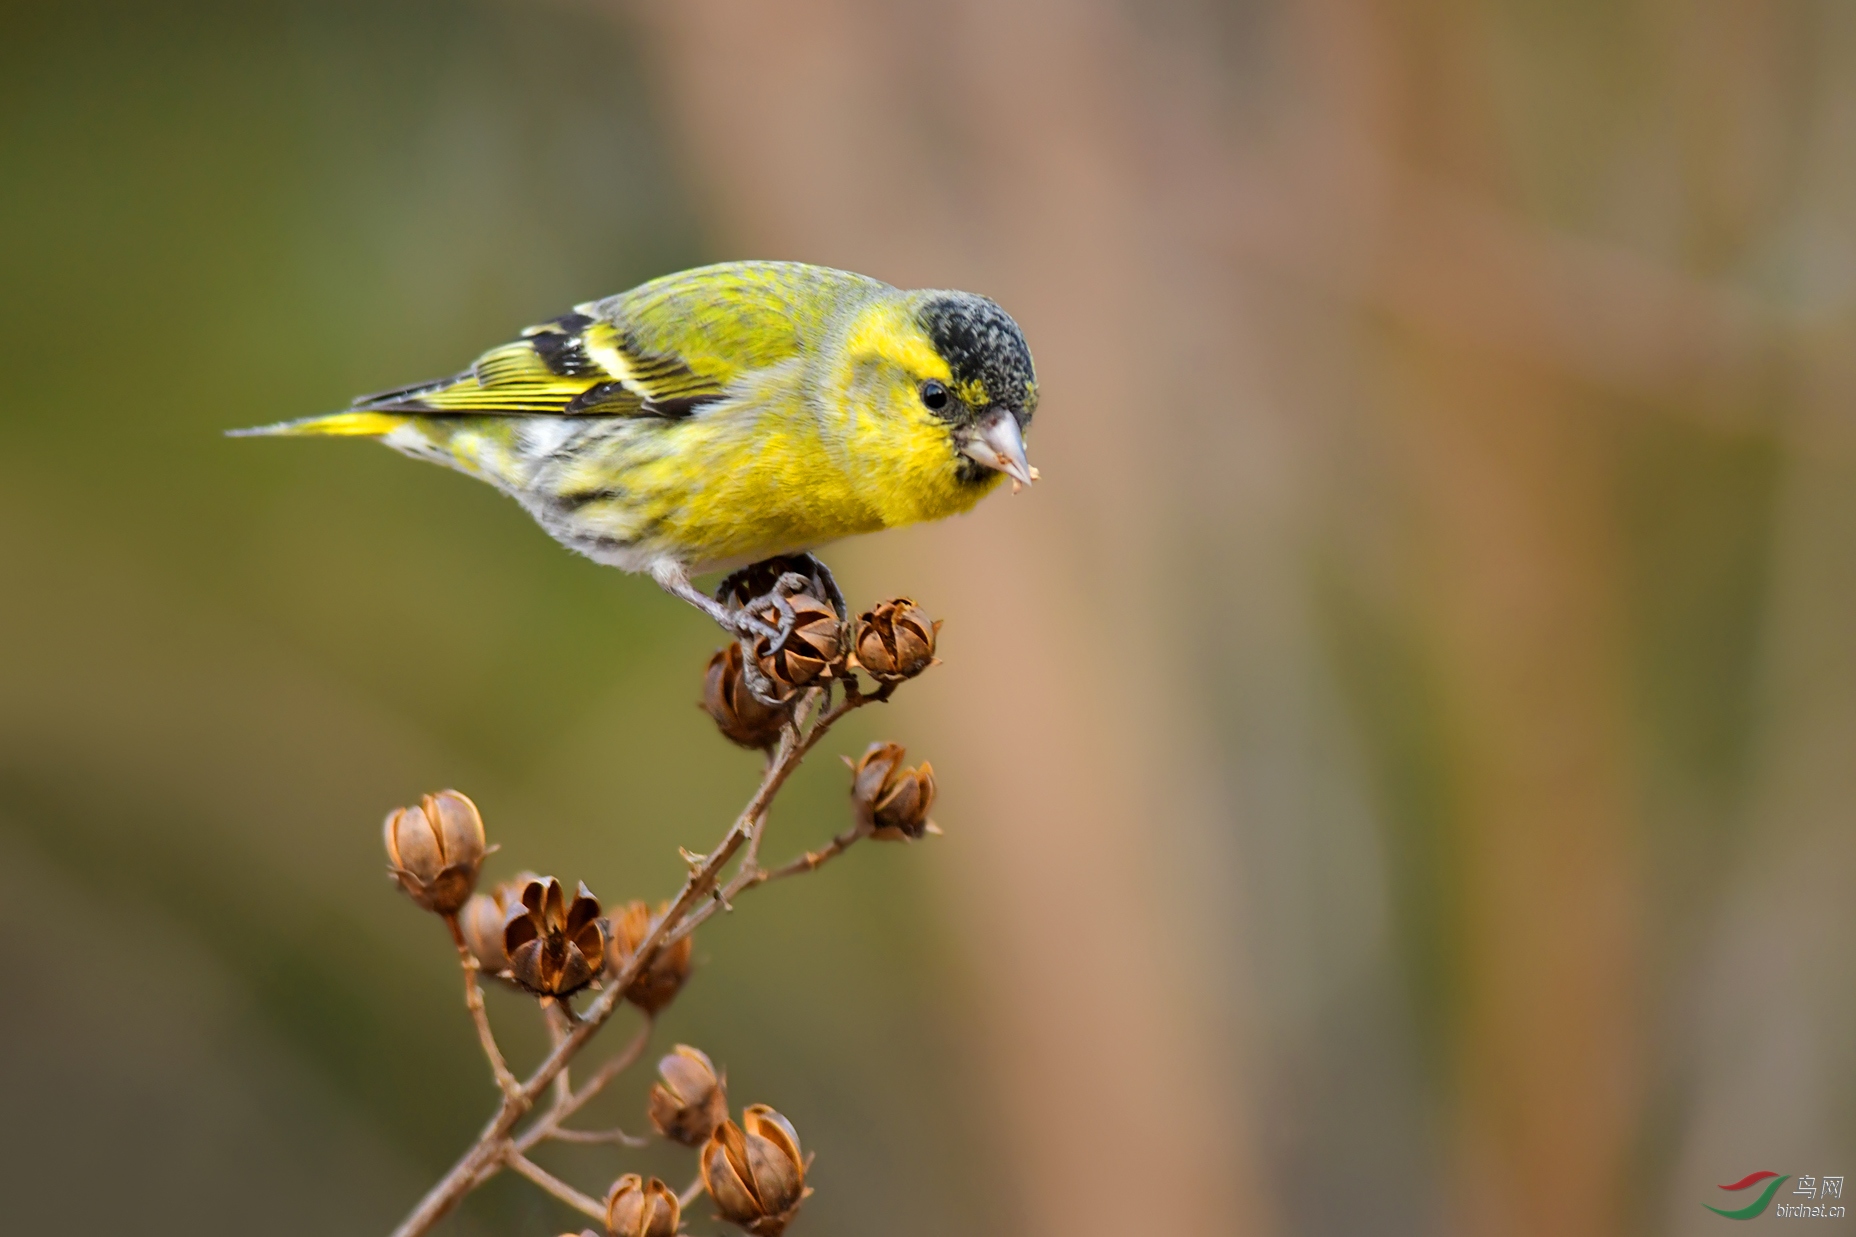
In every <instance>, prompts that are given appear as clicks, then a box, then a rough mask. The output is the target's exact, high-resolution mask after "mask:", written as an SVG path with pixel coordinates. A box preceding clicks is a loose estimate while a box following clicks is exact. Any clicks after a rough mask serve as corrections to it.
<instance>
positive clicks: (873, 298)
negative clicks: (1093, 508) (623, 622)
mask: <svg viewBox="0 0 1856 1237" xmlns="http://www.w3.org/2000/svg"><path fill="white" fill-rule="evenodd" d="M1037 402H1038V386H1037V375H1036V371H1035V370H1034V369H1033V367H1032V363H1031V350H1030V348H1029V347H1028V346H1027V345H1026V343H1025V337H1024V333H1023V332H1022V331H1020V330H1019V328H1018V324H1017V323H1016V322H1014V321H1013V320H1012V318H1011V317H1010V315H1008V314H1007V313H1006V312H1005V311H1004V310H1003V309H1001V308H999V306H998V305H997V304H995V303H994V302H992V301H990V300H988V299H987V298H985V297H983V296H975V295H973V294H972V293H969V292H950V291H933V290H931V291H913V292H911V291H903V290H900V289H897V288H893V287H891V286H889V285H888V284H885V283H882V282H880V281H878V280H875V279H869V278H866V277H865V276H862V275H855V274H852V273H850V272H848V271H838V270H831V269H829V268H827V267H820V266H808V265H805V264H802V263H797V262H728V263H723V264H721V265H718V266H706V267H702V268H699V269H697V270H691V271H684V272H681V273H680V274H675V275H666V276H664V277H663V278H661V279H654V280H652V281H651V282H649V283H646V284H642V285H640V286H639V287H636V288H634V289H632V290H631V291H629V292H621V293H619V294H618V295H617V296H612V297H608V298H606V299H605V300H600V301H591V302H588V303H587V304H584V305H580V306H577V307H576V308H575V309H574V311H573V312H572V313H570V314H565V315H563V316H561V317H559V318H556V319H554V320H553V321H551V322H545V323H543V324H541V325H540V326H533V327H530V328H529V329H527V330H526V331H523V332H522V337H521V338H520V339H518V340H517V341H516V342H514V343H510V344H505V345H503V346H502V347H500V348H493V349H491V350H490V351H489V352H486V353H484V354H483V355H482V356H481V357H479V358H477V361H476V363H475V364H473V365H472V366H471V367H470V368H469V369H467V370H465V371H464V372H463V373H461V374H458V375H456V376H455V377H451V378H444V379H440V380H437V381H434V382H425V383H419V384H416V385H413V386H407V387H400V388H398V389H395V390H392V391H384V392H382V393H380V394H378V395H369V396H364V397H362V398H361V399H358V400H356V401H355V402H354V404H353V406H352V407H351V408H350V409H349V410H348V411H346V412H338V413H331V414H328V415H325V416H315V417H307V418H304V419H302V420H298V421H286V422H283V423H281V424H278V425H268V426H262V427H259V428H257V429H250V430H237V431H234V433H235V434H237V435H264V434H284V435H311V434H314V435H342V436H352V437H363V438H374V439H378V440H379V441H381V442H383V443H385V444H386V445H387V446H389V447H392V448H394V449H395V450H397V451H401V452H403V453H405V454H407V455H411V456H414V457H417V458H419V459H424V460H431V461H433V462H435V463H439V464H444V465H446V466H448V467H451V468H455V469H457V470H458V471H460V472H463V473H467V474H469V475H470V476H473V477H476V478H478V479H480V480H483V481H487V482H489V483H490V484H491V485H494V486H496V487H497V488H498V489H500V490H502V491H503V492H504V493H505V494H508V495H509V496H510V497H512V498H514V499H515V500H516V501H517V502H519V503H521V504H522V505H523V507H525V508H527V510H528V512H529V514H530V515H532V516H534V517H535V519H536V520H537V521H538V522H539V523H540V524H541V526H542V527H543V528H545V529H546V530H547V531H548V532H549V534H550V535H552V536H553V537H554V538H555V539H556V540H557V541H559V542H560V543H561V544H562V545H565V546H567V547H568V548H569V549H573V550H577V551H579V552H580V553H582V554H584V555H586V556H587V557H588V558H591V559H593V560H595V561H597V562H601V563H606V564H609V565H611V566H614V567H618V568H621V569H622V570H625V571H641V572H645V573H647V574H649V575H650V576H651V578H652V579H653V580H655V581H656V582H657V583H658V584H659V585H660V586H661V587H663V588H664V589H665V590H666V591H668V592H670V593H672V594H674V595H676V596H678V597H681V598H683V599H684V600H685V601H688V602H690V603H691V604H692V605H695V606H697V607H698V608H700V609H702V610H703V611H704V612H705V613H707V614H708V615H710V617H712V618H714V619H715V621H716V622H718V623H720V624H722V625H723V626H724V627H726V628H728V629H730V630H731V631H735V632H737V633H740V634H742V635H766V636H772V637H773V638H775V639H776V640H779V641H783V640H784V637H785V632H786V630H787V629H788V628H789V627H790V617H791V611H790V609H788V607H786V606H785V605H784V604H778V603H777V602H776V603H775V608H777V609H778V610H779V611H780V612H781V614H782V615H784V616H785V620H786V621H783V622H782V623H781V625H780V628H779V629H777V630H776V629H774V628H772V627H771V626H770V625H768V624H767V623H765V622H763V621H762V620H760V619H758V618H755V617H753V614H752V613H750V611H754V610H757V609H759V607H758V606H754V605H750V606H746V607H743V608H742V609H734V608H731V607H729V606H726V605H724V604H723V602H722V601H721V600H720V599H719V598H711V597H709V596H707V595H705V594H704V593H702V592H700V591H699V590H697V589H696V588H695V587H694V586H693V585H692V584H691V583H690V577H691V576H693V575H699V574H701V573H703V572H706V571H715V570H728V569H730V568H734V567H740V566H743V565H748V564H753V563H757V562H761V561H764V560H766V559H770V558H774V557H776V556H785V557H796V556H799V555H803V554H806V553H807V552H809V551H810V550H812V549H813V548H815V547H817V546H819V545H822V544H823V543H825V542H828V541H833V540H836V539H837V538H840V537H848V536H851V535H852V534H856V533H868V532H875V531H876V530H878V529H883V528H894V527H896V526H897V525H901V524H913V523H916V522H918V521H922V520H938V519H941V518H942V517H944V516H949V515H953V514H955V513H957V512H961V511H966V510H968V509H969V508H971V507H972V506H973V505H974V504H975V503H977V502H978V501H979V500H980V499H981V498H982V497H984V496H985V495H986V494H987V493H988V492H990V491H991V490H992V489H994V488H995V487H996V486H997V484H998V483H999V481H1000V480H1001V479H1002V478H1006V477H1009V478H1011V480H1012V487H1013V489H1015V490H1016V489H1017V488H1018V486H1019V485H1020V484H1021V483H1022V484H1028V483H1030V482H1031V481H1033V480H1034V479H1036V477H1037V470H1036V469H1034V468H1032V467H1031V466H1030V464H1029V463H1027V462H1026V459H1025V445H1024V435H1025V432H1026V430H1028V429H1029V428H1030V425H1031V417H1032V413H1033V412H1034V411H1035V410H1036V408H1037ZM804 565H805V566H806V567H807V568H808V569H811V568H816V570H817V573H818V574H819V576H820V578H821V580H822V581H823V583H824V586H825V587H826V589H827V590H828V591H829V592H830V593H831V594H832V595H833V596H832V601H833V603H834V604H837V605H839V606H840V608H841V607H842V599H841V598H839V597H838V596H837V595H836V594H837V588H836V585H835V584H834V583H832V582H831V579H830V573H829V572H828V571H826V570H825V569H824V566H823V564H820V563H816V562H815V561H811V560H806V561H805V562H804Z"/></svg>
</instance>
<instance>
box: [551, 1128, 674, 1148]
mask: <svg viewBox="0 0 1856 1237" xmlns="http://www.w3.org/2000/svg"><path fill="white" fill-rule="evenodd" d="M548 1137H549V1138H550V1139H552V1140H554V1141H555V1142H561V1143H617V1144H618V1145H619V1146H621V1147H648V1146H650V1145H651V1140H650V1139H648V1138H640V1137H638V1135H636V1134H627V1133H626V1132H625V1131H624V1130H622V1129H620V1128H619V1127H617V1126H616V1125H615V1126H613V1127H612V1128H611V1129H609V1130H568V1129H562V1128H561V1127H559V1126H556V1127H555V1128H553V1129H551V1130H549V1131H548Z"/></svg>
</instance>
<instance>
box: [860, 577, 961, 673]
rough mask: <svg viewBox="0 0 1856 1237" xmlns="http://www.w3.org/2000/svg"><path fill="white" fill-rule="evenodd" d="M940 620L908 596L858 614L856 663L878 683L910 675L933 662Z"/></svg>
mask: <svg viewBox="0 0 1856 1237" xmlns="http://www.w3.org/2000/svg"><path fill="white" fill-rule="evenodd" d="M940 631H941V624H940V622H939V621H938V620H936V619H931V618H929V617H928V615H927V614H926V613H925V612H923V610H922V609H921V607H920V606H917V605H916V604H915V603H914V602H913V601H910V600H909V599H908V598H907V597H896V598H892V599H891V600H889V601H885V602H882V603H880V604H878V605H877V606H876V607H875V608H873V609H869V610H866V611H864V612H863V613H862V614H860V615H858V616H857V664H858V665H860V666H862V667H863V668H864V669H865V670H868V671H869V672H870V674H871V676H872V677H873V678H875V679H876V680H877V681H878V682H880V683H898V682H901V681H902V680H903V679H912V678H914V677H915V676H916V675H918V674H920V673H921V672H922V671H924V670H926V669H927V668H928V667H930V666H932V665H934V641H935V637H936V636H937V635H939V634H940Z"/></svg>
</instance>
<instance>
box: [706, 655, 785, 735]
mask: <svg viewBox="0 0 1856 1237" xmlns="http://www.w3.org/2000/svg"><path fill="white" fill-rule="evenodd" d="M702 707H703V709H704V710H705V711H707V713H708V714H709V716H710V717H713V718H714V719H715V725H716V729H718V730H720V731H721V732H722V737H723V738H724V739H727V740H728V741H729V742H730V743H738V744H740V745H741V746H742V747H746V748H752V749H754V750H756V751H765V750H766V749H767V748H770V747H772V746H773V745H774V744H776V743H778V742H779V741H780V730H781V729H782V728H783V727H784V726H785V724H786V719H787V718H788V717H789V716H791V715H792V709H791V707H790V705H771V704H765V703H763V702H762V701H761V699H760V697H758V696H756V695H755V694H754V693H753V691H751V690H750V689H749V687H748V681H747V676H746V673H745V671H744V667H743V662H742V657H741V645H740V644H739V643H735V644H731V645H729V646H728V647H727V648H725V649H717V650H716V652H715V656H713V657H711V658H710V659H709V669H708V672H707V673H706V674H705V675H704V677H703V684H702Z"/></svg>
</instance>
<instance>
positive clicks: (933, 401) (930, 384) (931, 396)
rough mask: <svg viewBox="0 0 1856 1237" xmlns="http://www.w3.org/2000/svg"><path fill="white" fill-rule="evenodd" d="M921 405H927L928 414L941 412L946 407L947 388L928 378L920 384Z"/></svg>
mask: <svg viewBox="0 0 1856 1237" xmlns="http://www.w3.org/2000/svg"><path fill="white" fill-rule="evenodd" d="M922 403H923V404H926V405H927V407H928V411H930V412H939V411H941V410H942V409H943V408H945V407H947V388H946V387H944V386H942V385H941V384H940V383H939V382H937V381H935V380H934V379H933V378H930V379H929V380H928V381H926V382H924V383H922Z"/></svg>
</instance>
